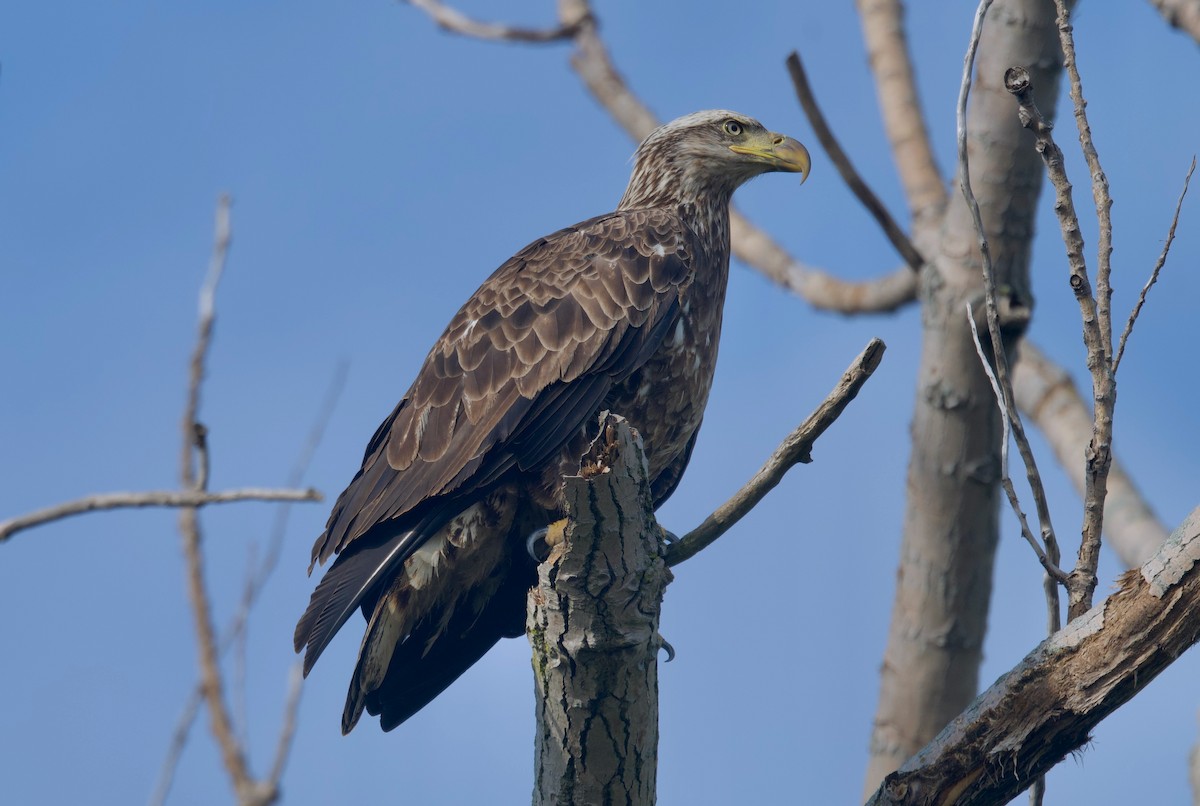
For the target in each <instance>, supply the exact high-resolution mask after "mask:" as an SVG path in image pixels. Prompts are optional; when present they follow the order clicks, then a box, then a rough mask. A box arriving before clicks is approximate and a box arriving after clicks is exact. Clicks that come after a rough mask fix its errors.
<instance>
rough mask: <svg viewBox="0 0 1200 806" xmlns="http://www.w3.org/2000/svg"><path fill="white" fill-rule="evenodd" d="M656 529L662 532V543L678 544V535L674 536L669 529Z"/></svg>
mask: <svg viewBox="0 0 1200 806" xmlns="http://www.w3.org/2000/svg"><path fill="white" fill-rule="evenodd" d="M658 528H659V529H660V530H662V535H663V540H664V541H665V542H666V543H667V544H671V543H678V542H679V535H677V534H675V533H674V532H672V531H671V530H670V529H663V528H662V527H661V526H660V527H658Z"/></svg>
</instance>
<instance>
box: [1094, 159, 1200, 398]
mask: <svg viewBox="0 0 1200 806" xmlns="http://www.w3.org/2000/svg"><path fill="white" fill-rule="evenodd" d="M1195 171H1196V158H1195V157H1192V164H1191V165H1190V166H1189V167H1188V172H1187V176H1185V177H1184V178H1183V191H1182V192H1181V193H1180V194H1179V200H1178V201H1177V202H1175V215H1174V216H1172V217H1171V226H1170V228H1169V229H1168V230H1167V241H1166V243H1164V244H1163V248H1162V251H1161V252H1159V254H1158V260H1156V261H1155V262H1154V270H1153V271H1151V272H1150V279H1149V280H1147V281H1146V284H1145V285H1144V286H1142V293H1140V294H1138V300H1137V304H1136V305H1134V306H1133V310H1132V311H1131V312H1130V314H1129V321H1128V322H1126V323H1125V330H1124V331H1123V332H1122V333H1121V343H1120V345H1119V346H1118V347H1117V355H1116V357H1115V358H1113V362H1112V371H1113V375H1116V374H1117V367H1118V366H1120V364H1121V356H1123V355H1124V354H1125V342H1126V341H1128V340H1129V334H1130V333H1132V332H1133V323H1134V322H1136V321H1137V318H1138V314H1140V313H1141V312H1142V306H1143V305H1145V304H1146V295H1147V294H1149V293H1150V289H1151V288H1152V287H1153V286H1154V284H1155V283H1157V282H1158V273H1159V272H1160V271H1162V267H1163V266H1164V265H1165V264H1166V262H1167V253H1169V252H1170V251H1171V243H1172V242H1173V241H1174V240H1175V227H1176V226H1178V225H1179V211H1180V210H1181V209H1182V208H1183V199H1184V197H1185V196H1187V192H1188V185H1189V184H1190V183H1191V181H1192V174H1193V173H1195Z"/></svg>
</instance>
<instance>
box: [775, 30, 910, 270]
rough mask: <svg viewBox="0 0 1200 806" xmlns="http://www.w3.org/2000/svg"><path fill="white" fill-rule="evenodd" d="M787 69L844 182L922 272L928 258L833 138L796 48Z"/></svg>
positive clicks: (810, 119) (798, 98)
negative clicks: (923, 255)
mask: <svg viewBox="0 0 1200 806" xmlns="http://www.w3.org/2000/svg"><path fill="white" fill-rule="evenodd" d="M787 69H788V74H789V75H790V76H791V77H792V86H793V87H794V88H795V90H796V98H797V100H799V101H800V107H801V108H802V109H803V110H804V114H805V116H806V117H807V118H808V122H809V124H810V125H811V126H812V127H813V131H814V132H815V133H816V135H817V139H818V140H820V141H821V146H822V147H823V148H824V149H825V153H826V154H828V155H829V159H830V160H832V161H833V164H834V166H835V167H836V168H837V171H838V174H840V175H841V177H842V181H843V182H845V183H846V185H847V186H848V187H849V188H850V190H851V192H852V193H854V196H855V198H857V199H858V200H859V201H860V202H861V203H862V205H863V207H866V208H867V211H868V212H869V213H870V214H871V216H872V217H873V218H874V219H875V221H876V222H878V224H879V226H880V228H882V229H883V232H884V234H885V235H886V236H887V239H888V240H889V241H890V242H891V244H892V246H893V247H894V248H895V250H896V251H897V252H899V253H900V256H901V257H902V258H904V261H905V262H906V263H907V264H908V266H909V268H911V269H912V270H913V271H920V270H921V267H922V266H923V265H924V264H925V258H923V257H921V254H920V253H919V252H918V251H917V248H916V247H915V246H913V243H912V241H910V240H909V238H908V235H907V234H906V233H905V232H904V230H903V229H901V228H900V225H899V224H897V223H896V219H894V218H893V217H892V214H891V213H889V212H888V209H887V207H885V206H884V204H883V202H882V201H880V200H879V197H878V196H876V195H875V191H873V190H871V188H870V187H869V186H868V185H867V183H866V182H865V181H864V180H863V178H862V175H861V174H859V172H858V170H857V169H855V167H854V163H852V162H851V161H850V157H849V155H847V154H846V152H845V150H843V149H842V144H841V143H839V142H838V140H837V138H836V137H834V135H833V130H832V129H831V128H830V127H829V121H827V120H826V119H825V114H824V113H823V112H822V111H821V107H820V106H819V105H818V104H817V98H816V96H815V95H814V94H813V91H812V87H811V86H810V85H809V83H808V74H807V73H805V72H804V63H803V62H801V61H800V54H799V53H798V52H797V51H792V52H791V54H790V55H789V56H788V57H787Z"/></svg>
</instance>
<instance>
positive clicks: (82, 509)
mask: <svg viewBox="0 0 1200 806" xmlns="http://www.w3.org/2000/svg"><path fill="white" fill-rule="evenodd" d="M320 500H321V493H319V492H318V491H317V490H314V489H312V488H311V487H310V488H307V489H303V490H299V489H281V490H275V489H270V488H264V487H242V488H239V489H236V490H222V491H220V492H215V493H214V492H208V491H206V490H147V491H145V492H137V493H133V492H129V493H102V494H100V495H89V496H86V497H84V498H79V499H76V500H74V501H67V502H65V503H62V504H56V505H55V506H52V507H47V508H45V509H39V510H37V511H36V512H30V513H28V514H25V515H20V516H18V517H16V518H10V519H8V520H6V521H0V543H2V542H4V541H5V540H8V539H9V538H10V537H12V536H13V535H15V534H16V533H17V532H21V531H24V530H25V529H31V528H33V527H34V526H41V525H43V524H46V523H50V522H52V521H58V520H62V519H63V518H69V517H71V516H73V515H83V514H85V513H87V512H96V511H100V510H106V509H130V508H140V507H172V508H177V507H202V506H207V505H208V504H229V503H233V502H237V501H290V502H295V501H320Z"/></svg>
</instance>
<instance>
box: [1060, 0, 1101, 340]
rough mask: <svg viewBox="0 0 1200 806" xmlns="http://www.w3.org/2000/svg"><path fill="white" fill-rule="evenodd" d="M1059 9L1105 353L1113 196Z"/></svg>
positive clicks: (1063, 5) (1064, 13) (1063, 9)
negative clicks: (1092, 217)
mask: <svg viewBox="0 0 1200 806" xmlns="http://www.w3.org/2000/svg"><path fill="white" fill-rule="evenodd" d="M1054 8H1055V10H1056V11H1057V12H1058V17H1057V19H1056V20H1055V23H1056V24H1057V25H1058V41H1059V46H1060V47H1061V48H1062V52H1063V67H1064V68H1065V69H1066V71H1067V78H1068V80H1069V82H1070V86H1071V103H1072V106H1074V108H1075V126H1076V128H1078V129H1079V145H1080V147H1081V149H1082V150H1083V157H1084V159H1085V160H1086V161H1087V165H1088V173H1089V174H1091V177H1092V199H1093V201H1094V202H1095V204H1096V221H1097V222H1098V224H1099V225H1100V234H1099V244H1098V245H1097V247H1096V316H1097V320H1098V321H1097V324H1098V325H1099V327H1100V337H1101V343H1102V344H1103V345H1104V349H1105V355H1106V356H1108V357H1111V356H1112V354H1113V341H1112V283H1111V279H1110V278H1111V276H1112V196H1111V195H1110V194H1109V191H1108V177H1107V176H1106V175H1105V173H1104V169H1103V168H1102V167H1100V155H1099V154H1098V153H1096V146H1095V144H1094V143H1093V142H1092V127H1091V125H1090V124H1089V123H1088V118H1087V100H1086V99H1085V98H1084V97H1083V82H1082V80H1081V79H1080V78H1079V65H1078V63H1077V62H1076V57H1075V36H1074V33H1073V31H1074V29H1073V28H1072V26H1071V12H1070V11H1069V10H1068V8H1067V2H1066V0H1054Z"/></svg>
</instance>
